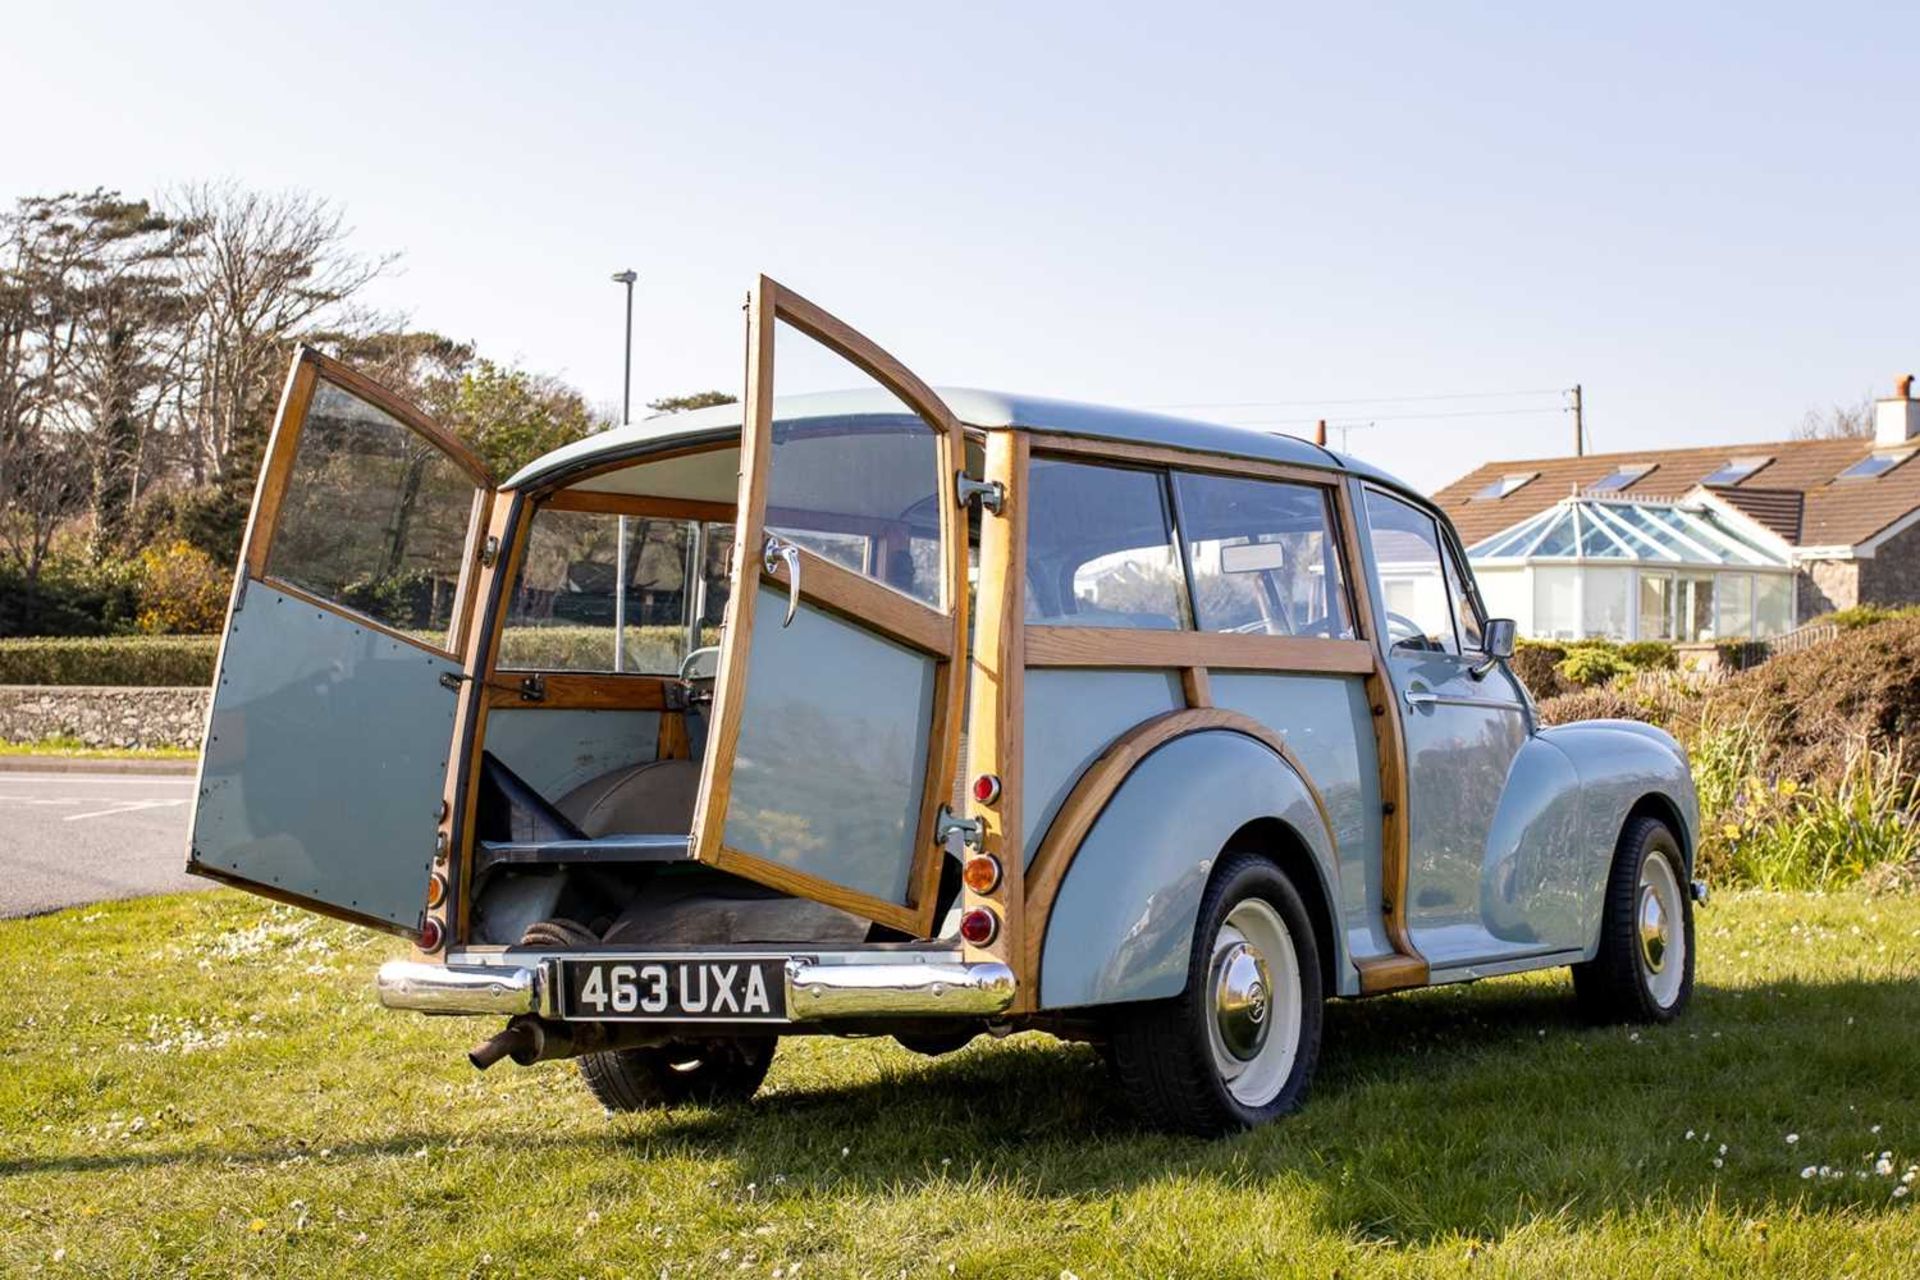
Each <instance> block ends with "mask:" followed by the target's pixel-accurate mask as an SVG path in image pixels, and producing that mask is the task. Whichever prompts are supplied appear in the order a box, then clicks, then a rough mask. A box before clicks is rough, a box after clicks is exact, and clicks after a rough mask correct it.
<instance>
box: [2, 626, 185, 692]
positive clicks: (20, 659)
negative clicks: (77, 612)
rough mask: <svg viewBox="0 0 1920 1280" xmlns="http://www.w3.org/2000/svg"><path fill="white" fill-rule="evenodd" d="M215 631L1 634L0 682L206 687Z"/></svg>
mask: <svg viewBox="0 0 1920 1280" xmlns="http://www.w3.org/2000/svg"><path fill="white" fill-rule="evenodd" d="M219 651H220V637H219V636H88V637H58V638H44V637H41V638H34V639H25V640H22V639H10V640H0V684H112V685H160V686H172V687H186V686H193V685H198V686H200V687H203V688H204V687H206V686H207V685H211V684H212V683H213V667H214V662H215V659H216V658H217V656H218V654H219Z"/></svg>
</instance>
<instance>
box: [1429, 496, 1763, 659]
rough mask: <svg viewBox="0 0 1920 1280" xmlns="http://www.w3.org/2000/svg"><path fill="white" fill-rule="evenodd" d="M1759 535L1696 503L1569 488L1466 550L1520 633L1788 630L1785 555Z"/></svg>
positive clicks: (1644, 636) (1700, 635) (1744, 634)
mask: <svg viewBox="0 0 1920 1280" xmlns="http://www.w3.org/2000/svg"><path fill="white" fill-rule="evenodd" d="M1768 541H1770V540H1769V539H1765V538H1763V537H1760V536H1756V535H1755V534H1754V533H1753V532H1751V531H1749V530H1743V529H1740V528H1736V527H1735V526H1734V524H1733V522H1731V521H1729V520H1728V519H1726V518H1725V517H1724V516H1723V515H1722V513H1721V512H1719V511H1718V510H1716V509H1715V508H1713V507H1712V506H1709V505H1708V504H1706V503H1704V502H1690V501H1687V500H1685V499H1682V500H1680V501H1659V500H1650V499H1637V498H1617V497H1595V496H1576V497H1569V498H1563V499H1561V500H1560V501H1559V502H1557V503H1555V504H1554V505H1553V506H1551V507H1549V508H1547V509H1546V510H1545V511H1542V512H1541V513H1540V514H1539V515H1536V516H1532V517H1529V518H1528V519H1526V520H1523V521H1521V522H1520V523H1519V524H1516V525H1513V526H1511V527H1509V528H1506V529H1503V530H1501V531H1500V532H1499V533H1496V534H1494V535H1493V536H1492V537H1490V538H1486V539H1483V540H1482V541H1480V542H1478V543H1476V544H1474V545H1473V546H1472V547H1470V548H1468V550H1467V558H1468V559H1469V560H1471V561H1472V562H1473V573H1474V577H1475V579H1476V580H1477V581H1478V582H1479V584H1480V593H1481V595H1482V596H1483V597H1484V599H1485V602H1486V606H1487V610H1488V612H1489V613H1491V614H1493V615H1494V616H1496V617H1506V618H1512V619H1514V621H1515V622H1516V623H1518V625H1519V631H1520V634H1521V635H1523V636H1534V637H1538V638H1540V639H1553V640H1576V639H1583V638H1586V637H1590V636H1604V637H1606V638H1608V639H1612V640H1670V641H1674V642H1676V643H1683V644H1684V643H1691V642H1696V641H1714V640H1758V639H1765V638H1766V637H1768V636H1775V635H1779V634H1781V633H1782V632H1785V631H1789V630H1791V629H1792V628H1793V618H1794V600H1793V589H1794V588H1793V583H1794V568H1793V561H1792V558H1791V555H1790V553H1789V552H1788V551H1787V550H1786V549H1785V547H1784V545H1776V546H1769V545H1767V542H1768Z"/></svg>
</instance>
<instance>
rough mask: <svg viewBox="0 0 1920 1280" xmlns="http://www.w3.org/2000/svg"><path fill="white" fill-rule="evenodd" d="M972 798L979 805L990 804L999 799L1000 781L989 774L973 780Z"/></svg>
mask: <svg viewBox="0 0 1920 1280" xmlns="http://www.w3.org/2000/svg"><path fill="white" fill-rule="evenodd" d="M973 798H974V799H975V800H977V801H979V802H980V803H981V804H992V803H993V802H994V801H996V800H998V799H999V798H1000V779H999V778H998V777H997V776H995V775H994V774H991V773H983V774H981V775H980V776H979V777H977V778H975V779H974V780H973Z"/></svg>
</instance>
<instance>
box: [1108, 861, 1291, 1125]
mask: <svg viewBox="0 0 1920 1280" xmlns="http://www.w3.org/2000/svg"><path fill="white" fill-rule="evenodd" d="M1322 1012H1323V1008H1322V992H1321V982H1320V964H1319V950H1318V947H1317V946H1316V944H1315V940H1314V935H1313V924H1312V921H1311V919H1310V918H1309V917H1308V915H1307V910H1306V907H1305V905H1304V904H1303V903H1302V902H1301V901H1300V895H1299V894H1298V893H1297V892H1296V891H1295V890H1294V887H1293V885H1292V883H1291V882H1289V881H1288V880H1287V878H1286V876H1284V875H1282V874H1281V873H1280V871H1279V870H1278V869H1277V868H1276V867H1274V865H1273V864H1272V863H1270V862H1268V861H1267V860H1266V859H1264V858H1261V857H1259V856H1258V855H1256V854H1250V853H1236V854H1229V855H1227V856H1226V857H1225V858H1224V859H1223V860H1222V861H1221V864H1220V866H1219V868H1218V869H1217V870H1216V872H1215V873H1214V878H1213V881H1212V882H1211V883H1210V884H1209V885H1208V886H1207V892H1206V895H1205V897H1204V898H1202V900H1201V903H1200V913H1199V918H1198V920H1197V921H1196V922H1195V928H1194V941H1193V950H1192V952H1191V954H1190V956H1189V960H1188V966H1187V985H1186V990H1185V991H1183V992H1182V993H1181V994H1180V995H1178V996H1176V997H1174V998H1173V999H1171V1000H1159V1001H1154V1002H1153V1003H1151V1004H1141V1005H1133V1006H1129V1007H1127V1008H1125V1009H1122V1010H1118V1011H1116V1012H1115V1014H1114V1015H1113V1017H1112V1018H1111V1019H1110V1021H1109V1028H1108V1029H1109V1034H1110V1036H1111V1044H1112V1052H1113V1063H1114V1067H1115V1070H1116V1072H1117V1073H1118V1075H1119V1078H1120V1083H1121V1086H1122V1087H1123V1088H1124V1089H1126V1091H1127V1093H1128V1094H1129V1096H1130V1097H1131V1099H1132V1101H1133V1103H1134V1105H1135V1107H1136V1108H1137V1109H1138V1110H1139V1111H1140V1113H1141V1115H1142V1116H1143V1117H1144V1118H1145V1119H1146V1120H1147V1121H1149V1122H1150V1123H1152V1124H1155V1125H1159V1126H1162V1127H1165V1128H1171V1129H1184V1130H1186V1131H1187V1132H1189V1133H1198V1134H1203V1135H1213V1134H1221V1133H1230V1132H1232V1131H1234V1130H1236V1129H1246V1128H1250V1127H1252V1126H1254V1125H1257V1124H1264V1123H1266V1122H1267V1121H1269V1120H1272V1119H1274V1118H1275V1117H1277V1116H1281V1115H1285V1114H1286V1113H1288V1112H1290V1111H1293V1110H1296V1109H1297V1108H1298V1107H1299V1106H1300V1103H1301V1102H1302V1100H1304V1098H1305V1097H1306V1092H1307V1085H1308V1083H1309V1081H1310V1080H1311V1079H1312V1077H1313V1068H1314V1064H1315V1063H1316V1062H1317V1061H1318V1059H1319V1056H1320V1033H1321V1016H1322Z"/></svg>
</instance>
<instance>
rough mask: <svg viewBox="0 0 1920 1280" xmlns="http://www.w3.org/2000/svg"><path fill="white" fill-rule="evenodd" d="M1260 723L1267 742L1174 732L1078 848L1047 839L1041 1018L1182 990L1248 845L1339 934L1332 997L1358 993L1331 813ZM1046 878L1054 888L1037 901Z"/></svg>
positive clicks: (1037, 963) (1117, 786) (1237, 733)
mask: <svg viewBox="0 0 1920 1280" xmlns="http://www.w3.org/2000/svg"><path fill="white" fill-rule="evenodd" d="M1174 714H1176V715H1179V714H1185V715H1194V714H1196V713H1191V712H1189V713H1174ZM1211 714H1212V715H1213V716H1220V715H1222V714H1225V713H1220V712H1213V713H1211ZM1149 723H1151V722H1149ZM1247 725H1248V726H1251V728H1252V730H1253V732H1249V731H1248V730H1247V728H1245V727H1242V726H1240V725H1237V724H1234V725H1224V724H1214V723H1212V722H1211V721H1208V722H1203V723H1200V724H1199V727H1197V728H1196V729H1195V731H1193V732H1190V733H1185V734H1178V735H1171V736H1169V737H1168V739H1167V740H1166V741H1164V742H1161V743H1159V744H1157V745H1155V746H1154V747H1153V748H1152V749H1151V750H1149V751H1148V752H1146V753H1145V754H1143V755H1142V757H1141V758H1140V759H1139V760H1138V761H1137V762H1136V763H1135V764H1134V765H1133V767H1132V768H1131V769H1129V770H1128V771H1126V772H1125V774H1124V775H1122V776H1121V777H1119V778H1118V779H1117V780H1116V781H1114V782H1113V784H1112V786H1111V789H1110V791H1109V792H1108V793H1107V795H1106V798H1105V802H1104V804H1103V805H1102V806H1101V807H1100V810H1099V816H1098V818H1096V819H1095V820H1094V821H1093V822H1092V824H1091V826H1090V827H1088V828H1087V829H1086V831H1085V834H1084V836H1082V837H1081V838H1080V839H1079V840H1078V842H1077V843H1076V844H1074V845H1073V847H1071V848H1067V849H1059V848H1052V849H1050V848H1049V847H1048V844H1047V843H1044V842H1043V845H1042V853H1041V855H1036V858H1035V861H1034V864H1033V866H1032V867H1030V868H1029V871H1028V899H1027V900H1028V903H1029V907H1030V909H1033V908H1036V907H1037V908H1038V909H1037V910H1033V913H1032V914H1030V915H1029V916H1028V919H1027V928H1028V930H1029V935H1028V936H1029V944H1030V946H1031V948H1032V950H1031V952H1030V955H1031V956H1032V965H1031V972H1032V976H1033V979H1034V980H1035V981H1036V983H1037V992H1036V1005H1037V1006H1038V1007H1039V1008H1042V1009H1063V1008H1075V1007H1085V1006H1093V1005H1105V1004H1115V1003H1122V1002H1127V1001H1134V1000H1152V999H1162V998H1166V997H1169V996H1173V995H1177V994H1179V992H1180V991H1181V990H1183V989H1184V987H1185V985H1186V978H1187V967H1188V960H1189V958H1190V955H1191V951H1192V938H1193V928H1194V923H1195V920H1196V919H1197V915H1198V910H1199V906H1200V901H1201V898H1202V896H1203V895H1204V893H1205V891H1206V887H1207V885H1208V883H1209V882H1210V879H1211V877H1212V873H1213V870H1214V868H1215V867H1216V866H1217V865H1218V863H1219V861H1220V858H1221V856H1222V855H1223V854H1225V853H1228V852H1232V851H1235V850H1237V849H1248V850H1251V851H1254V852H1258V853H1260V854H1261V855H1262V856H1264V857H1266V858H1268V859H1269V860H1271V861H1273V862H1274V863H1275V865H1276V866H1278V867H1280V868H1281V869H1282V870H1283V871H1284V872H1286V873H1287V874H1289V875H1290V876H1291V877H1293V878H1294V881H1295V884H1296V887H1297V888H1298V889H1299V891H1300V893H1301V896H1302V898H1303V899H1304V900H1306V901H1307V903H1308V904H1309V911H1310V912H1311V913H1312V918H1313V921H1314V924H1315V927H1316V929H1317V930H1320V931H1321V932H1323V933H1324V934H1325V937H1324V939H1318V938H1317V939H1316V944H1317V946H1319V947H1321V948H1324V949H1325V953H1324V954H1322V955H1321V956H1320V957H1318V959H1319V961H1320V964H1321V972H1322V975H1323V977H1326V978H1327V979H1328V981H1327V982H1326V983H1325V989H1326V990H1328V991H1329V992H1334V991H1342V992H1344V991H1346V990H1347V988H1349V987H1351V986H1355V985H1356V984H1357V978H1356V979H1355V980H1354V982H1351V983H1350V982H1348V981H1346V977H1347V976H1348V975H1347V974H1346V973H1345V967H1346V959H1345V955H1344V948H1343V945H1342V937H1341V933H1340V931H1339V930H1338V929H1337V928H1336V927H1335V926H1336V923H1337V921H1338V920H1339V913H1338V908H1337V904H1338V902H1339V900H1340V893H1339V865H1338V861H1337V859H1336V856H1335V847H1334V837H1333V830H1332V824H1331V822H1330V820H1329V818H1328V815H1327V810H1326V806H1325V804H1324V802H1323V801H1322V800H1321V798H1320V796H1319V793H1318V792H1317V790H1316V789H1315V788H1314V786H1313V784H1312V782H1311V781H1310V780H1309V779H1308V778H1307V776H1306V774H1305V772H1304V771H1303V770H1302V769H1301V768H1300V767H1299V766H1298V764H1297V763H1296V762H1295V761H1294V760H1293V759H1292V753H1291V752H1289V751H1287V750H1286V748H1285V745H1284V743H1283V742H1281V741H1280V740H1279V739H1278V738H1277V736H1275V735H1273V734H1272V733H1271V732H1270V731H1268V730H1265V729H1264V727H1262V726H1259V725H1258V724H1257V723H1256V722H1252V721H1250V720H1249V721H1247ZM1057 826H1058V822H1057V820H1056V827H1057ZM1054 835H1055V832H1054V831H1051V830H1050V831H1049V833H1048V839H1049V841H1052V840H1053V838H1054ZM1036 881H1042V882H1043V883H1044V884H1045V885H1046V886H1047V891H1046V892H1039V893H1036V891H1035V889H1036Z"/></svg>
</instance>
